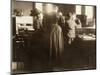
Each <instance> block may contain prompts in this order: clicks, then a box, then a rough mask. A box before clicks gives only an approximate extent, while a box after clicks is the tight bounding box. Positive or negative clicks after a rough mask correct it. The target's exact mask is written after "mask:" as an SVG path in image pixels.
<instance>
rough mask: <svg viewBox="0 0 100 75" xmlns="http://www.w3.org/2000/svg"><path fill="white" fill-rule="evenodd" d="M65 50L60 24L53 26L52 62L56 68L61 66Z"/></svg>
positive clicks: (51, 37)
mask: <svg viewBox="0 0 100 75" xmlns="http://www.w3.org/2000/svg"><path fill="white" fill-rule="evenodd" d="M63 49H64V41H63V33H62V29H61V27H60V26H59V25H58V24H53V25H52V30H51V33H50V60H51V62H52V65H54V66H55V67H56V65H57V66H60V65H61V61H62V59H63V58H62V56H63Z"/></svg>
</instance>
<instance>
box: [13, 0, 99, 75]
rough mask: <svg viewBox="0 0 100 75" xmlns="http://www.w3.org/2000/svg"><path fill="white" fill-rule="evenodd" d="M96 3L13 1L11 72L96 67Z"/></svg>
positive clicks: (24, 72)
mask: <svg viewBox="0 0 100 75" xmlns="http://www.w3.org/2000/svg"><path fill="white" fill-rule="evenodd" d="M96 22H97V21H96V6H95V5H81V4H67V3H50V2H36V1H20V0H11V74H12V75H17V74H30V73H45V72H46V73H47V72H62V71H66V72H67V71H78V70H95V69H96Z"/></svg>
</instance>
